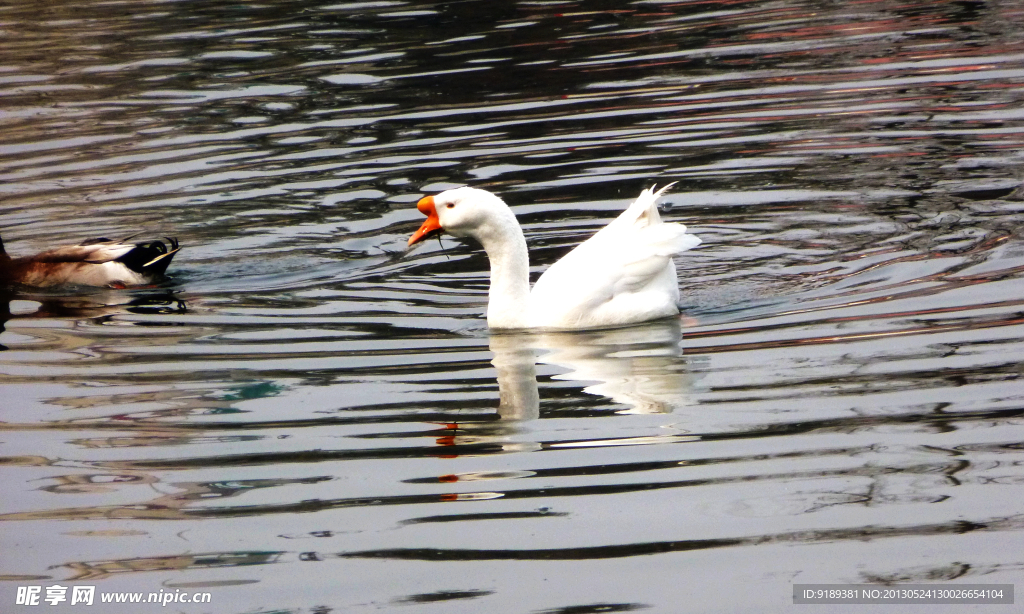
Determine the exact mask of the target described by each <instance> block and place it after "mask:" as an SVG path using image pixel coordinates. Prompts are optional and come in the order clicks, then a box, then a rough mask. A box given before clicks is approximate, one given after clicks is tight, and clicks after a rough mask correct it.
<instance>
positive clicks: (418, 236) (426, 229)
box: [409, 215, 441, 245]
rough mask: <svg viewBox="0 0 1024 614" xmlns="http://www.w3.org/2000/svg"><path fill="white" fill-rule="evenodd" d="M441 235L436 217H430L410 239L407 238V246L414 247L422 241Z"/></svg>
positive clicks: (439, 223) (439, 224)
mask: <svg viewBox="0 0 1024 614" xmlns="http://www.w3.org/2000/svg"><path fill="white" fill-rule="evenodd" d="M440 233H441V222H440V221H439V220H438V219H437V215H432V216H430V217H428V218H427V220H426V221H425V222H423V225H422V226H420V229H419V230H417V231H416V232H415V233H413V235H412V236H411V237H409V245H415V244H416V243H419V242H420V241H422V240H423V239H428V238H430V237H432V236H434V235H436V234H440Z"/></svg>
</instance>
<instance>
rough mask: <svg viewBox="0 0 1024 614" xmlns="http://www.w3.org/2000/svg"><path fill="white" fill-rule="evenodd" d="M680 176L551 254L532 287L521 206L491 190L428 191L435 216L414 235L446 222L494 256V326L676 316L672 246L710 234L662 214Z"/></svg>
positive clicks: (431, 232)
mask: <svg viewBox="0 0 1024 614" xmlns="http://www.w3.org/2000/svg"><path fill="white" fill-rule="evenodd" d="M673 185H674V184H669V185H667V186H665V187H663V188H661V189H660V190H656V187H657V186H651V187H650V188H648V189H645V190H644V191H643V192H641V194H640V196H639V197H638V198H637V199H636V200H635V201H634V202H633V204H631V205H630V206H629V207H627V208H626V210H625V211H623V212H622V214H620V215H619V216H618V217H617V218H615V219H614V220H612V222H611V223H609V224H608V225H607V226H605V227H604V228H602V229H601V230H599V231H598V232H597V233H595V234H594V235H593V236H591V237H590V238H588V239H587V240H586V241H584V242H583V243H581V244H579V245H578V246H576V247H575V248H574V249H573V250H572V251H570V252H569V253H568V254H566V255H565V256H564V257H563V258H562V259H561V260H559V261H557V262H555V263H554V264H552V265H551V266H550V267H549V268H548V269H547V270H546V271H545V272H544V274H543V275H541V276H540V278H539V279H538V280H537V282H536V283H535V284H534V286H533V288H532V289H531V288H530V257H529V252H528V250H527V247H526V238H525V236H524V235H523V230H522V227H520V225H519V222H518V221H517V220H516V216H515V214H513V213H512V209H510V208H509V206H508V205H507V204H505V202H504V201H503V200H502V199H501V198H499V197H498V196H497V195H495V194H493V193H491V192H488V191H487V190H483V189H480V188H473V187H459V188H454V189H451V190H446V191H444V192H441V193H439V194H435V195H432V196H425V197H423V198H422V199H420V201H419V202H418V203H417V204H416V208H417V209H418V210H419V211H420V213H422V214H424V215H426V216H427V219H426V221H424V222H423V224H422V225H421V226H420V227H419V229H418V230H417V231H416V232H415V233H414V234H413V235H412V236H411V237H409V241H408V244H409V245H410V246H412V245H415V244H416V243H419V242H421V241H423V240H424V239H426V238H428V237H432V236H435V235H438V234H439V233H442V232H446V233H448V234H450V235H452V236H455V237H469V238H472V239H475V240H476V241H477V242H479V243H480V245H481V246H482V247H483V249H484V252H486V253H487V257H488V259H489V260H490V268H491V271H490V289H489V291H488V299H487V314H486V317H487V326H488V327H489V328H491V329H513V330H514V329H553V330H576V329H590V328H609V327H620V326H628V325H632V324H638V323H640V322H646V321H649V320H657V319H660V318H667V317H671V316H677V315H678V314H679V306H678V302H679V281H678V278H677V275H676V268H675V262H674V260H673V256H675V255H677V254H680V253H682V252H684V251H686V250H689V249H693V248H694V247H697V246H698V245H700V243H701V240H700V238H698V237H696V236H695V235H692V234H690V233H688V232H687V231H686V226H685V225H683V224H680V223H675V222H663V221H662V220H661V216H660V215H659V214H658V206H657V202H658V199H659V198H660V197H661V196H662V195H663V194H664V193H665V192H666V191H668V189H669V188H671V187H672V186H673Z"/></svg>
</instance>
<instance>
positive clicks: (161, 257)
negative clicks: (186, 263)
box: [0, 235, 180, 288]
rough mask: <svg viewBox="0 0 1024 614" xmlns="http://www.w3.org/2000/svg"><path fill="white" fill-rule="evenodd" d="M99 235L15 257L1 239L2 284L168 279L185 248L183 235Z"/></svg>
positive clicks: (123, 284) (125, 282) (118, 283)
mask: <svg viewBox="0 0 1024 614" xmlns="http://www.w3.org/2000/svg"><path fill="white" fill-rule="evenodd" d="M135 236H137V235H133V236H130V237H127V238H125V239H121V240H119V241H114V240H110V239H107V238H105V237H99V238H95V239H86V240H85V241H82V242H81V243H79V244H78V245H65V246H61V247H55V248H53V249H49V250H46V251H44V252H41V253H38V254H36V255H34V256H25V257H21V258H12V257H11V256H10V255H9V254H8V253H7V250H6V249H4V244H3V239H0V285H18V284H20V285H25V286H34V287H40V288H45V287H50V286H59V285H80V286H106V287H111V288H127V287H129V286H145V285H151V284H154V283H156V282H158V281H160V280H162V279H163V277H164V273H165V272H166V271H167V267H168V266H169V265H170V264H171V260H173V259H174V255H175V254H176V253H178V250H179V249H180V248H179V246H178V240H177V239H176V238H173V237H164V239H165V240H166V241H167V243H166V244H165V243H164V242H163V241H144V242H137V243H133V242H131V241H132V239H133V238H134V237H135Z"/></svg>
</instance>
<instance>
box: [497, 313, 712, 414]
mask: <svg viewBox="0 0 1024 614" xmlns="http://www.w3.org/2000/svg"><path fill="white" fill-rule="evenodd" d="M681 340H682V331H681V329H680V324H679V320H678V319H677V318H672V319H668V320H660V321H657V322H652V323H649V324H645V325H643V326H631V327H627V328H616V329H606V330H593V331H579V332H550V333H505V334H492V335H491V338H490V349H491V351H492V352H494V360H492V361H491V362H492V364H493V365H494V366H495V368H496V369H497V371H498V389H499V394H500V399H501V400H500V402H499V404H498V415H499V416H500V417H501V418H502V419H503V420H532V419H535V418H538V417H539V415H540V393H539V390H538V387H537V367H536V365H537V363H540V364H544V365H553V366H557V367H563V368H567V369H569V371H568V372H566V373H561V374H559V375H555V376H554V379H557V380H566V381H574V382H581V383H586V384H587V385H586V387H584V388H583V392H586V393H588V394H593V395H599V396H603V397H607V398H608V399H611V400H612V401H614V402H615V403H620V404H622V405H626V406H627V409H624V410H622V411H621V412H619V413H634V414H654V413H670V412H672V411H673V409H674V408H678V407H682V406H686V405H690V404H692V400H691V399H690V397H689V395H688V392H689V384H690V381H689V377H688V374H687V373H686V369H685V364H684V363H683V360H682V350H681V347H680V342H681Z"/></svg>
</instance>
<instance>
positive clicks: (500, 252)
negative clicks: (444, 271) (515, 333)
mask: <svg viewBox="0 0 1024 614" xmlns="http://www.w3.org/2000/svg"><path fill="white" fill-rule="evenodd" d="M509 218H510V219H501V220H500V221H499V223H496V224H494V225H491V227H490V228H488V229H487V231H486V232H483V233H481V234H480V236H478V239H479V240H480V244H481V245H483V248H484V251H485V252H487V258H488V259H490V261H491V289H490V294H489V296H488V301H487V325H488V326H490V327H491V328H526V312H527V305H528V304H529V301H530V255H529V252H528V251H527V249H526V238H525V237H524V236H523V231H522V229H520V228H519V223H518V222H516V220H515V216H513V215H512V214H511V212H509Z"/></svg>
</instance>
